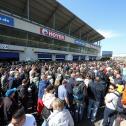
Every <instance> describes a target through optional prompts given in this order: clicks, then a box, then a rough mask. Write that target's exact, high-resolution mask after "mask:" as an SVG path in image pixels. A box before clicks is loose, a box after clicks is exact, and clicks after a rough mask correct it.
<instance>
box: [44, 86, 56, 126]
mask: <svg viewBox="0 0 126 126" xmlns="http://www.w3.org/2000/svg"><path fill="white" fill-rule="evenodd" d="M55 98H56V97H55V94H54V86H53V85H49V86H48V87H47V88H46V89H45V93H44V95H43V98H42V101H43V104H44V105H45V106H46V107H47V109H48V110H50V111H51V110H52V102H53V101H54V100H55ZM42 126H47V121H46V120H45V119H44V122H43V123H42Z"/></svg>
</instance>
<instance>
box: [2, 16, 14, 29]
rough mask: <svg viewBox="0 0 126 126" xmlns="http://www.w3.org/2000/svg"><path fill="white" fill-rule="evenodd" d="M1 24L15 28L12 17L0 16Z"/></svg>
mask: <svg viewBox="0 0 126 126" xmlns="http://www.w3.org/2000/svg"><path fill="white" fill-rule="evenodd" d="M0 24H3V25H7V26H11V27H13V26H14V19H13V18H12V17H8V16H5V15H2V14H0Z"/></svg>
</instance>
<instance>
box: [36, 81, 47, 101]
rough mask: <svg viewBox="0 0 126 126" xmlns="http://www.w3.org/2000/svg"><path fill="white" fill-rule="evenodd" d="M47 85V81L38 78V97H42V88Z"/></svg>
mask: <svg viewBox="0 0 126 126" xmlns="http://www.w3.org/2000/svg"><path fill="white" fill-rule="evenodd" d="M48 85H49V81H46V80H40V82H39V90H38V98H41V99H42V97H43V94H44V90H45V88H46V87H47V86H48Z"/></svg>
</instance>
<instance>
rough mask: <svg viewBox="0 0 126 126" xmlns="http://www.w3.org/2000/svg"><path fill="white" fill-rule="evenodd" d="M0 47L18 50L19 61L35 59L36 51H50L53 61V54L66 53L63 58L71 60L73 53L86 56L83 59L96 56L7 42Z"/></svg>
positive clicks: (36, 56) (7, 49)
mask: <svg viewBox="0 0 126 126" xmlns="http://www.w3.org/2000/svg"><path fill="white" fill-rule="evenodd" d="M0 49H2V50H5V51H9V50H12V51H16V52H19V60H20V61H26V60H32V61H34V60H37V59H38V53H42V52H47V53H52V54H53V56H52V60H53V61H55V58H56V57H55V54H56V53H57V54H66V56H65V60H68V61H72V60H73V55H84V56H86V58H85V60H89V56H97V55H94V54H81V53H75V52H65V51H60V50H59V51H58V50H49V49H40V48H32V47H24V46H16V45H8V44H2V43H0Z"/></svg>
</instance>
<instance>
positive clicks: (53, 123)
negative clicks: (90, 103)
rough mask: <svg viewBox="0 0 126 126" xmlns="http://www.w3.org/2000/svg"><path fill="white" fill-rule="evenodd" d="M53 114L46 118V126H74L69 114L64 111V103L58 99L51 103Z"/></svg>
mask: <svg viewBox="0 0 126 126" xmlns="http://www.w3.org/2000/svg"><path fill="white" fill-rule="evenodd" d="M52 106H53V113H52V114H51V115H50V116H49V118H48V126H74V121H73V119H72V116H71V114H70V112H69V111H68V110H67V109H64V102H63V101H62V100H60V99H59V98H57V99H55V100H54V101H53V103H52Z"/></svg>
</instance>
